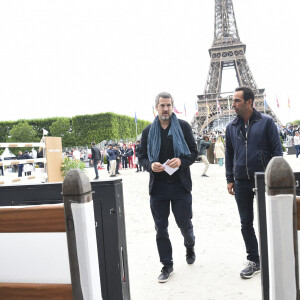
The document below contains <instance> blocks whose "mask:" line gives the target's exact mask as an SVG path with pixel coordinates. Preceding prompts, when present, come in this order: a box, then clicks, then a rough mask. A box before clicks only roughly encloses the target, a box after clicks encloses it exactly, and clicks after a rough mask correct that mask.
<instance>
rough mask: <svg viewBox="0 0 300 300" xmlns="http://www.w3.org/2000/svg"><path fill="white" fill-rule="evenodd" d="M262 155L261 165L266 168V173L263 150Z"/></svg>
mask: <svg viewBox="0 0 300 300" xmlns="http://www.w3.org/2000/svg"><path fill="white" fill-rule="evenodd" d="M260 153H261V163H262V165H263V167H264V170H265V171H266V167H265V158H264V153H263V151H262V150H261V152H260Z"/></svg>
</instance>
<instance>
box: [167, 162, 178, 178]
mask: <svg viewBox="0 0 300 300" xmlns="http://www.w3.org/2000/svg"><path fill="white" fill-rule="evenodd" d="M168 162H169V159H168V160H167V161H166V162H165V163H164V164H163V166H164V167H165V171H166V172H167V173H168V174H169V175H170V176H171V175H173V173H174V172H176V171H177V170H178V167H177V168H171V167H169V166H168V165H167V163H168Z"/></svg>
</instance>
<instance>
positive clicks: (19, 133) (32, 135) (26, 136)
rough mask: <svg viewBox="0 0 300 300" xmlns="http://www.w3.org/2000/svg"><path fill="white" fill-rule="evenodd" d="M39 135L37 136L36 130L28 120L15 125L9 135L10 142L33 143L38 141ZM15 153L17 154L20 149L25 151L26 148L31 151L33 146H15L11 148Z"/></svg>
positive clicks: (8, 140)
mask: <svg viewBox="0 0 300 300" xmlns="http://www.w3.org/2000/svg"><path fill="white" fill-rule="evenodd" d="M37 141H38V137H37V136H36V132H35V131H34V129H33V128H32V126H30V125H29V124H28V122H21V123H18V124H17V125H14V126H13V127H12V129H11V130H10V131H9V136H8V137H7V142H8V143H12V142H15V143H24V142H25V143H26V142H27V143H33V142H37ZM10 150H11V151H12V152H13V153H14V154H17V153H18V152H19V151H22V152H24V151H25V150H28V151H30V150H31V148H13V149H10Z"/></svg>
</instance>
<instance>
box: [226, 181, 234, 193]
mask: <svg viewBox="0 0 300 300" xmlns="http://www.w3.org/2000/svg"><path fill="white" fill-rule="evenodd" d="M227 191H228V193H229V194H230V195H234V194H235V191H234V182H230V183H227Z"/></svg>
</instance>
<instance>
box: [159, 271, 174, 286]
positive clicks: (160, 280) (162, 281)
mask: <svg viewBox="0 0 300 300" xmlns="http://www.w3.org/2000/svg"><path fill="white" fill-rule="evenodd" d="M172 273H173V271H172V272H171V273H170V275H169V277H168V279H164V280H163V279H158V282H159V283H165V282H167V281H168V280H169V278H170V276H171V274H172Z"/></svg>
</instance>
